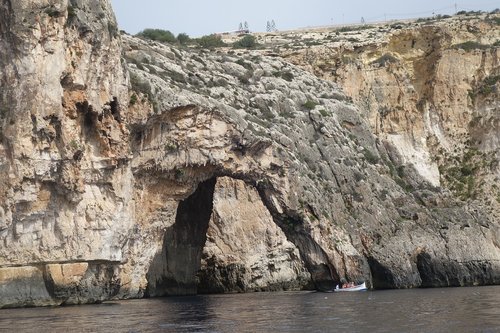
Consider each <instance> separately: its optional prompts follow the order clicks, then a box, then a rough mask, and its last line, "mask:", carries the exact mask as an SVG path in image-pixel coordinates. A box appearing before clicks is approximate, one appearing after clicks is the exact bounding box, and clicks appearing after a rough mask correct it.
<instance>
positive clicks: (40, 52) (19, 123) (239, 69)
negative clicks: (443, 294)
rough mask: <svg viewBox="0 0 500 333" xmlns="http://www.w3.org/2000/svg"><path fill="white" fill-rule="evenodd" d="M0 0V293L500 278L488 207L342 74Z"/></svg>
mask: <svg viewBox="0 0 500 333" xmlns="http://www.w3.org/2000/svg"><path fill="white" fill-rule="evenodd" d="M2 6H3V7H2V12H1V15H2V20H0V36H1V38H0V44H1V46H2V47H1V48H0V67H1V68H2V70H1V77H0V84H1V98H2V100H1V101H2V106H8V108H5V109H2V110H3V111H2V114H1V116H2V118H1V121H2V123H1V129H2V132H1V140H2V141H1V150H0V182H1V187H0V199H1V200H0V207H1V209H0V219H1V221H0V240H1V242H2V243H1V244H2V245H3V246H1V247H0V293H1V296H2V297H1V298H0V306H2V307H3V306H22V305H49V304H79V303H85V302H98V301H102V300H106V299H111V298H113V297H117V298H130V297H143V296H159V295H172V294H192V293H195V292H198V291H199V292H241V291H251V290H277V289H301V288H311V287H314V288H317V289H330V288H332V287H333V286H334V285H335V284H336V283H338V282H339V281H340V280H341V279H347V280H353V281H362V280H363V281H367V283H368V285H370V286H372V287H376V288H407V287H418V286H451V285H473V284H495V283H500V246H499V244H498V233H499V225H498V220H497V219H496V218H495V216H496V215H495V214H494V213H492V212H491V211H490V210H488V209H486V208H485V207H484V206H482V205H480V204H477V203H475V202H473V201H471V202H466V203H465V204H464V203H463V202H461V201H458V200H456V198H454V197H453V196H452V195H451V194H450V193H449V192H448V191H446V190H443V189H442V188H440V187H439V186H437V184H435V183H432V182H431V181H429V178H428V177H426V175H423V174H422V173H421V172H419V170H420V169H418V168H404V169H403V170H404V174H402V173H401V171H400V169H399V167H400V165H401V163H400V160H398V159H396V158H395V156H399V155H401V154H399V155H398V154H397V152H398V151H400V149H399V148H398V147H397V146H396V147H395V146H394V144H392V143H391V142H388V141H387V140H383V139H384V138H382V137H380V136H379V137H377V136H376V135H374V134H373V133H372V127H371V125H372V124H371V123H370V121H369V117H366V116H365V115H364V113H363V112H364V111H363V112H360V111H359V109H358V108H357V107H356V106H355V105H354V104H353V103H351V102H349V98H348V97H347V96H346V95H344V94H343V92H342V91H341V90H340V88H339V87H338V86H337V84H335V83H332V82H329V81H325V80H320V79H318V78H317V77H316V76H315V75H313V74H311V73H309V72H307V71H304V70H302V69H300V68H299V67H296V66H294V65H291V64H290V63H288V62H286V61H284V60H282V59H280V58H279V57H276V56H275V54H274V56H267V55H266V54H267V53H268V51H267V50H261V51H241V50H237V51H235V50H200V49H189V48H188V49H180V48H178V47H175V46H169V45H164V44H161V43H157V42H152V41H145V40H141V39H138V38H134V37H131V36H128V35H123V36H122V37H120V36H118V34H117V33H116V24H115V21H114V18H113V15H112V12H111V10H110V8H109V3H108V2H107V1H95V3H88V2H85V3H84V2H81V1H76V0H75V1H70V2H69V3H68V2H67V1H63V0H60V1H59V2H50V4H49V3H45V2H43V1H36V2H35V3H33V2H29V3H28V2H26V1H19V2H16V3H13V2H11V1H4V2H3V3H2ZM97 18H99V19H97ZM122 51H123V58H124V59H125V60H126V63H125V62H122V60H121V57H120V55H121V54H122V53H121V52H122ZM125 66H126V67H127V69H128V73H127V70H125V68H124V67H125ZM129 81H130V84H131V87H130V89H131V90H130V92H129V91H128V88H129V87H128V83H129ZM478 89H479V88H478ZM348 91H349V90H348ZM481 94H482V93H481ZM478 103H479V102H478ZM479 123H481V124H485V123H484V122H479ZM384 128H385V127H384ZM490 142H493V141H490ZM398 149H399V150H398ZM400 158H401V157H400ZM438 170H439V169H438ZM397 171H400V172H397Z"/></svg>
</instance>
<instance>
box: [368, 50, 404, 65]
mask: <svg viewBox="0 0 500 333" xmlns="http://www.w3.org/2000/svg"><path fill="white" fill-rule="evenodd" d="M396 62H398V59H397V58H396V57H394V56H393V55H391V54H389V53H386V54H384V55H382V56H381V57H380V58H378V59H377V60H375V61H373V62H372V63H371V65H379V66H380V67H385V66H386V65H387V64H393V63H396Z"/></svg>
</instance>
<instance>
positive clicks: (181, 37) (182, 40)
mask: <svg viewBox="0 0 500 333" xmlns="http://www.w3.org/2000/svg"><path fill="white" fill-rule="evenodd" d="M190 41H191V38H190V37H189V35H188V34H185V33H183V32H182V33H180V34H178V35H177V42H179V44H180V45H187V44H189V42H190Z"/></svg>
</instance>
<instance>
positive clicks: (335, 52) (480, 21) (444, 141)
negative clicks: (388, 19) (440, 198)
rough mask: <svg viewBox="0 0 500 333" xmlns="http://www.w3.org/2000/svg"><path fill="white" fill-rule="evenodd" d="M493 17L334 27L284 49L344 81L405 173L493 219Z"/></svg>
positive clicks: (498, 175) (497, 174) (496, 175)
mask: <svg viewBox="0 0 500 333" xmlns="http://www.w3.org/2000/svg"><path fill="white" fill-rule="evenodd" d="M498 19H499V18H498V14H490V15H479V16H455V17H452V18H447V19H436V20H421V21H423V22H407V23H394V24H392V25H390V26H380V27H370V26H364V27H363V26H361V27H355V28H353V29H352V31H350V32H345V33H344V34H340V33H338V36H337V37H335V38H336V39H335V40H332V39H331V38H329V37H330V36H331V35H332V32H329V33H328V34H327V33H326V32H325V33H324V35H316V36H313V37H315V40H316V44H317V45H316V46H314V47H313V48H309V47H305V45H298V46H296V48H295V49H294V50H293V51H287V50H284V51H283V52H284V55H285V57H286V58H287V59H289V60H290V61H292V62H293V63H296V64H297V65H300V66H302V67H304V68H305V69H307V70H310V71H312V72H314V73H315V74H316V75H318V76H319V77H322V78H325V79H328V80H332V81H334V82H337V83H338V84H339V85H341V86H342V88H343V90H344V92H345V93H346V94H347V95H349V96H350V97H351V98H352V99H353V101H354V102H355V104H356V105H357V106H358V107H359V109H360V111H361V112H362V113H363V115H364V117H365V118H366V119H367V120H368V121H369V123H370V127H371V128H372V132H373V133H375V134H376V136H377V137H378V138H379V139H380V140H382V141H383V142H384V144H386V145H389V146H390V147H392V149H393V150H394V154H393V155H395V156H394V157H392V160H393V161H395V163H396V164H397V167H398V168H399V169H400V170H401V174H402V175H403V177H404V173H405V171H407V170H408V169H409V168H411V169H414V170H415V172H417V173H418V174H419V175H420V176H421V177H423V178H424V179H426V180H427V181H428V182H429V183H430V184H432V185H433V186H437V187H439V186H442V187H444V188H447V189H449V190H451V191H452V192H453V194H454V195H455V196H456V197H457V198H458V199H460V200H461V201H465V202H474V204H475V205H479V206H481V207H482V209H484V210H486V211H488V213H489V214H491V216H493V219H494V220H497V221H498V220H500V215H499V212H500V199H499V198H500V197H499V194H500V192H499V189H498V186H497V185H496V184H497V183H498V181H499V180H500V167H499V163H498V161H499V160H500V155H499V149H498V133H499V132H498V123H499V108H500V106H499V103H498V100H499V95H498V79H499V73H500V72H499V70H500V69H499V63H498V40H500V33H499V29H498ZM307 37H308V36H307V34H306V36H304V38H307ZM406 173H407V172H406ZM410 177H411V175H410Z"/></svg>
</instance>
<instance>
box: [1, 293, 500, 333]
mask: <svg viewBox="0 0 500 333" xmlns="http://www.w3.org/2000/svg"><path fill="white" fill-rule="evenodd" d="M40 327H44V329H45V330H47V331H50V332H66V331H68V330H70V329H71V331H74V332H104V331H106V332H235V331H238V332H333V331H335V332H451V331H453V332H455V333H460V332H478V331H481V332H497V331H500V287H473V288H449V289H414V290H387V291H372V292H360V293H345V294H326V293H316V292H289V293H286V292H285V293H252V294H233V295H212V296H196V297H172V298H162V299H146V300H132V301H120V302H116V303H104V304H101V305H88V306H76V307H60V308H38V309H12V310H11V309H9V310H2V311H0V331H2V330H10V331H19V332H38V331H39V329H40Z"/></svg>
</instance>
